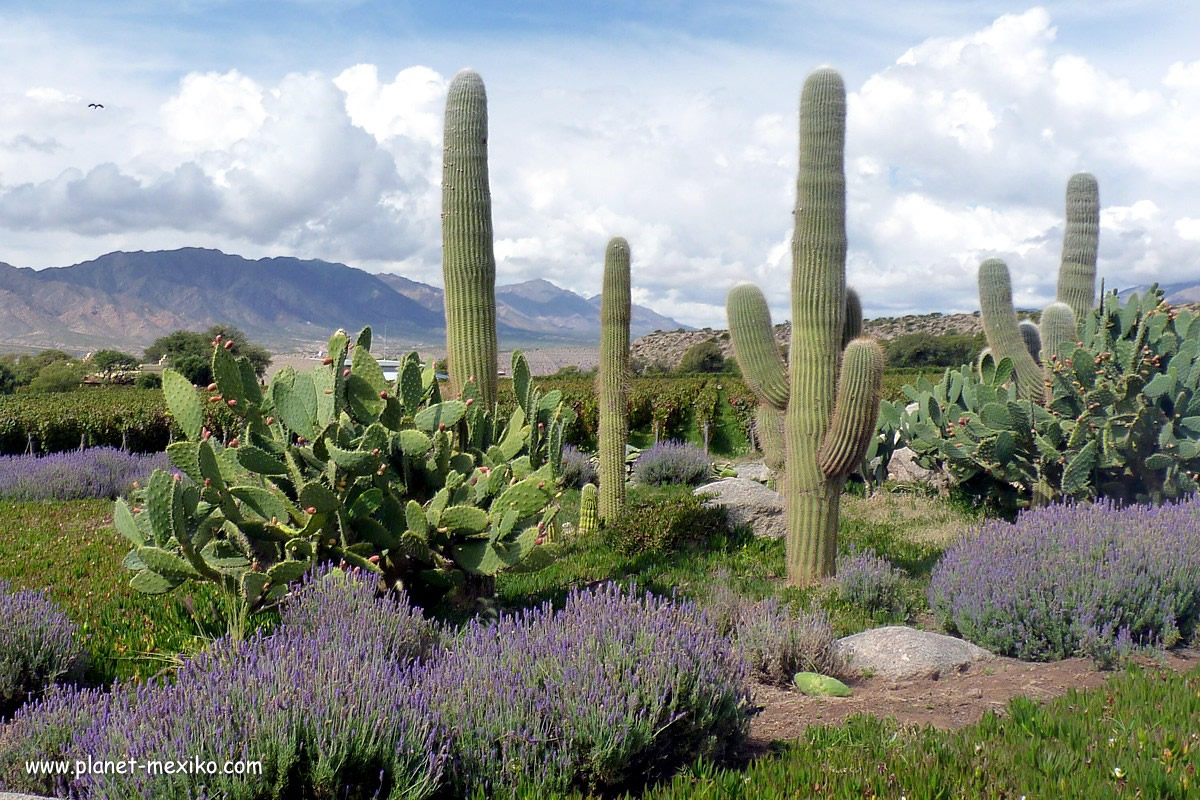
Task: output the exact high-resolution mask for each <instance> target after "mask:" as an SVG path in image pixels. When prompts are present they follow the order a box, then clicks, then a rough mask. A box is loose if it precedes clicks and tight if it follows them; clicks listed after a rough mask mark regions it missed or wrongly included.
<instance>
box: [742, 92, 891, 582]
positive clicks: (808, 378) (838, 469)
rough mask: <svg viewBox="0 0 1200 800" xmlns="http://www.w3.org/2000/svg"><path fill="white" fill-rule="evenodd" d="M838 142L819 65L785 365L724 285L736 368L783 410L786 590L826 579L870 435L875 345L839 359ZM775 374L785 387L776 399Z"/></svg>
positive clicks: (848, 350)
mask: <svg viewBox="0 0 1200 800" xmlns="http://www.w3.org/2000/svg"><path fill="white" fill-rule="evenodd" d="M845 137H846V89H845V85H844V84H843V83H842V79H841V76H840V75H838V73H837V72H835V71H833V70H830V69H821V70H817V71H816V72H814V73H813V74H812V75H810V76H809V77H808V79H807V80H806V81H805V83H804V89H803V92H802V93H801V97H800V170H799V175H798V177H797V180H796V207H795V212H794V216H795V230H794V232H793V236H792V284H791V288H792V340H791V347H790V349H789V361H790V370H785V368H784V365H783V361H782V359H781V358H779V355H778V350H777V349H776V350H775V351H774V358H772V357H771V350H770V348H767V347H765V343H764V342H763V341H762V338H763V331H764V323H763V322H762V320H761V313H760V300H761V297H762V295H761V293H757V297H756V296H755V293H754V292H752V291H751V290H749V289H746V288H743V287H734V290H733V291H731V292H730V300H729V306H728V310H729V318H730V333H731V336H732V337H733V340H734V352H735V354H736V355H737V357H738V361H739V363H740V365H741V367H742V373H743V374H744V375H745V376H746V379H747V382H748V383H750V384H751V385H752V386H756V387H757V388H756V392H758V393H759V398H760V402H762V403H764V405H765V404H769V405H770V406H772V407H773V408H775V409H778V410H780V411H782V412H783V414H784V439H785V459H786V468H785V475H784V481H783V484H784V488H785V495H786V499H787V508H788V537H787V570H788V582H789V583H791V584H793V585H805V584H809V583H812V582H814V581H816V580H818V579H820V578H822V577H824V576H828V575H832V574H833V571H834V558H835V555H836V549H837V524H838V509H839V505H840V499H841V491H842V487H843V485H844V484H845V481H846V477H847V476H848V475H849V474H850V472H851V471H853V470H854V469H855V468H857V467H858V464H859V462H860V461H861V460H862V457H863V454H864V452H865V451H866V448H867V446H868V444H869V443H870V439H871V437H872V435H873V434H874V432H875V421H876V416H877V415H878V411H879V394H880V387H881V383H882V377H883V350H882V349H881V348H880V347H879V344H878V343H877V342H875V341H874V340H873V339H869V338H855V339H853V340H852V341H850V342H849V343H848V344H847V345H846V346H845V350H844V352H843V341H844V339H845V337H846V335H847V333H848V332H855V331H854V329H855V327H857V326H860V325H861V310H857V307H858V304H857V303H856V302H855V301H854V300H851V299H848V297H847V288H846V178H845V168H844V152H845ZM755 291H756V290H755ZM761 307H765V302H761ZM848 316H855V317H857V320H855V319H850V320H848V319H847V318H848ZM765 330H766V331H768V332H769V330H770V322H769V317H768V318H767V321H766V323H765ZM739 339H741V341H739ZM783 375H787V377H788V379H789V382H785V383H784V384H783V385H785V386H787V392H786V396H784V397H782V398H780V397H779V395H780V394H781V393H782V390H781V389H779V384H780V379H781V376H783Z"/></svg>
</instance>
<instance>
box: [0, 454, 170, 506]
mask: <svg viewBox="0 0 1200 800" xmlns="http://www.w3.org/2000/svg"><path fill="white" fill-rule="evenodd" d="M169 466H170V462H169V461H168V460H167V456H166V454H165V453H156V454H152V455H143V454H138V453H127V452H124V451H122V450H119V449H117V448H115V447H91V448H88V449H86V450H71V451H68V452H64V453H51V454H50V455H46V456H34V455H22V456H0V499H4V500H22V501H28V500H88V499H107V500H113V499H115V498H117V497H119V496H120V495H123V494H126V493H127V492H129V490H130V489H131V488H132V486H133V483H134V482H135V481H144V480H146V479H147V478H149V477H150V474H151V473H153V472H154V470H156V469H165V468H167V467H169Z"/></svg>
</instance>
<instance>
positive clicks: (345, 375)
mask: <svg viewBox="0 0 1200 800" xmlns="http://www.w3.org/2000/svg"><path fill="white" fill-rule="evenodd" d="M342 377H343V378H349V377H350V368H349V367H346V368H345V369H343V370H342Z"/></svg>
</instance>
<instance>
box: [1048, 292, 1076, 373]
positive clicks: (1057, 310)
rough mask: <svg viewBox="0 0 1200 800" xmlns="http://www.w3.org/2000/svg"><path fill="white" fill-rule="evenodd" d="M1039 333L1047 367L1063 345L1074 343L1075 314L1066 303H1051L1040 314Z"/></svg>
mask: <svg viewBox="0 0 1200 800" xmlns="http://www.w3.org/2000/svg"><path fill="white" fill-rule="evenodd" d="M1041 331H1042V353H1043V354H1044V364H1045V366H1047V367H1048V366H1050V362H1051V359H1052V358H1053V357H1054V356H1057V355H1058V354H1059V353H1058V351H1059V348H1060V347H1061V346H1062V345H1063V343H1065V342H1074V341H1075V331H1076V321H1075V313H1074V312H1073V311H1071V307H1070V306H1069V305H1067V304H1066V303H1051V304H1050V305H1048V306H1046V310H1045V311H1043V312H1042V325H1041Z"/></svg>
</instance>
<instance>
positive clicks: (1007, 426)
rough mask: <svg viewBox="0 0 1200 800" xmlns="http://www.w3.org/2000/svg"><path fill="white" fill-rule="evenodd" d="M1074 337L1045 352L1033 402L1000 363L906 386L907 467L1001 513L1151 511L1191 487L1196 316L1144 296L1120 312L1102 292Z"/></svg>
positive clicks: (1199, 454)
mask: <svg viewBox="0 0 1200 800" xmlns="http://www.w3.org/2000/svg"><path fill="white" fill-rule="evenodd" d="M1056 305H1058V304H1056ZM1050 308H1054V306H1051V307H1050ZM1050 308H1048V309H1047V313H1049V312H1050ZM1061 317H1062V319H1061V320H1060V321H1059V322H1056V323H1054V324H1055V325H1059V324H1061V325H1063V326H1066V325H1067V324H1068V323H1069V324H1071V325H1073V324H1074V322H1073V320H1072V319H1071V317H1072V315H1071V314H1070V309H1069V308H1067V307H1065V306H1064V309H1063V310H1062V314H1061ZM1046 322H1047V321H1046V319H1045V318H1043V326H1045V325H1046ZM1082 330H1083V331H1084V339H1083V340H1082V341H1081V342H1072V341H1069V340H1065V339H1060V343H1059V344H1058V346H1057V352H1055V353H1053V354H1052V355H1051V360H1050V361H1049V362H1048V366H1047V376H1048V381H1047V389H1046V401H1045V405H1044V406H1043V405H1041V404H1038V403H1034V402H1031V401H1028V400H1025V399H1022V398H1021V397H1020V396H1019V394H1018V393H1017V391H1016V388H1015V387H1014V386H1013V385H1012V383H1011V380H1010V379H1011V376H1012V370H1013V366H1012V362H1011V361H1009V360H1008V359H1002V360H1001V361H1000V363H999V364H998V365H993V366H991V368H990V371H989V370H987V369H985V372H984V375H983V376H982V378H981V377H980V376H977V375H976V374H975V373H974V372H973V371H972V370H970V369H964V370H959V371H955V370H947V371H946V373H945V376H944V377H943V380H942V381H941V382H940V383H939V384H938V385H936V386H934V385H931V384H929V383H928V382H926V381H924V380H922V381H921V382H919V383H918V385H917V386H915V387H913V386H908V387H905V392H906V393H907V394H908V396H909V397H910V399H912V400H913V401H915V402H916V403H917V404H918V408H917V409H916V410H915V411H914V412H912V413H911V414H906V416H905V420H904V422H903V426H902V427H903V428H904V437H905V439H906V440H907V441H908V442H909V446H910V447H912V448H913V450H914V451H915V452H916V453H917V455H918V461H919V462H920V463H921V464H922V465H923V466H926V467H944V468H945V469H946V470H947V471H948V472H949V473H950V475H951V476H952V477H953V478H954V479H955V481H956V482H957V483H958V484H960V485H961V486H963V488H965V489H966V490H967V491H968V492H970V493H972V494H974V495H976V496H980V497H984V498H986V499H988V500H989V502H990V503H992V504H993V505H996V506H998V507H1000V508H1002V509H1007V510H1015V509H1019V508H1024V507H1027V506H1029V505H1030V504H1032V503H1046V502H1052V501H1054V500H1058V499H1061V498H1077V499H1085V498H1090V497H1107V498H1113V499H1116V500H1119V501H1122V502H1154V503H1159V502H1163V501H1164V500H1167V499H1170V498H1174V497H1179V496H1182V495H1184V494H1188V493H1191V492H1193V491H1196V490H1197V489H1198V488H1200V484H1198V483H1197V479H1198V478H1200V315H1197V314H1195V313H1194V312H1191V311H1189V310H1186V309H1173V308H1171V307H1169V306H1167V305H1166V304H1165V303H1163V302H1162V296H1161V293H1160V292H1158V290H1157V289H1156V288H1155V289H1152V290H1151V291H1150V292H1148V293H1147V294H1146V295H1145V296H1143V297H1140V298H1139V297H1138V296H1137V295H1134V296H1132V297H1130V298H1129V299H1128V300H1127V301H1126V302H1125V303H1124V304H1122V303H1121V302H1120V301H1119V300H1118V299H1117V297H1116V295H1115V294H1110V295H1106V296H1105V297H1104V302H1103V304H1102V307H1101V308H1100V309H1096V310H1094V311H1092V312H1091V313H1090V314H1088V316H1087V318H1086V319H1085V320H1084V321H1083V324H1082ZM1044 352H1048V348H1045V349H1044Z"/></svg>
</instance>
